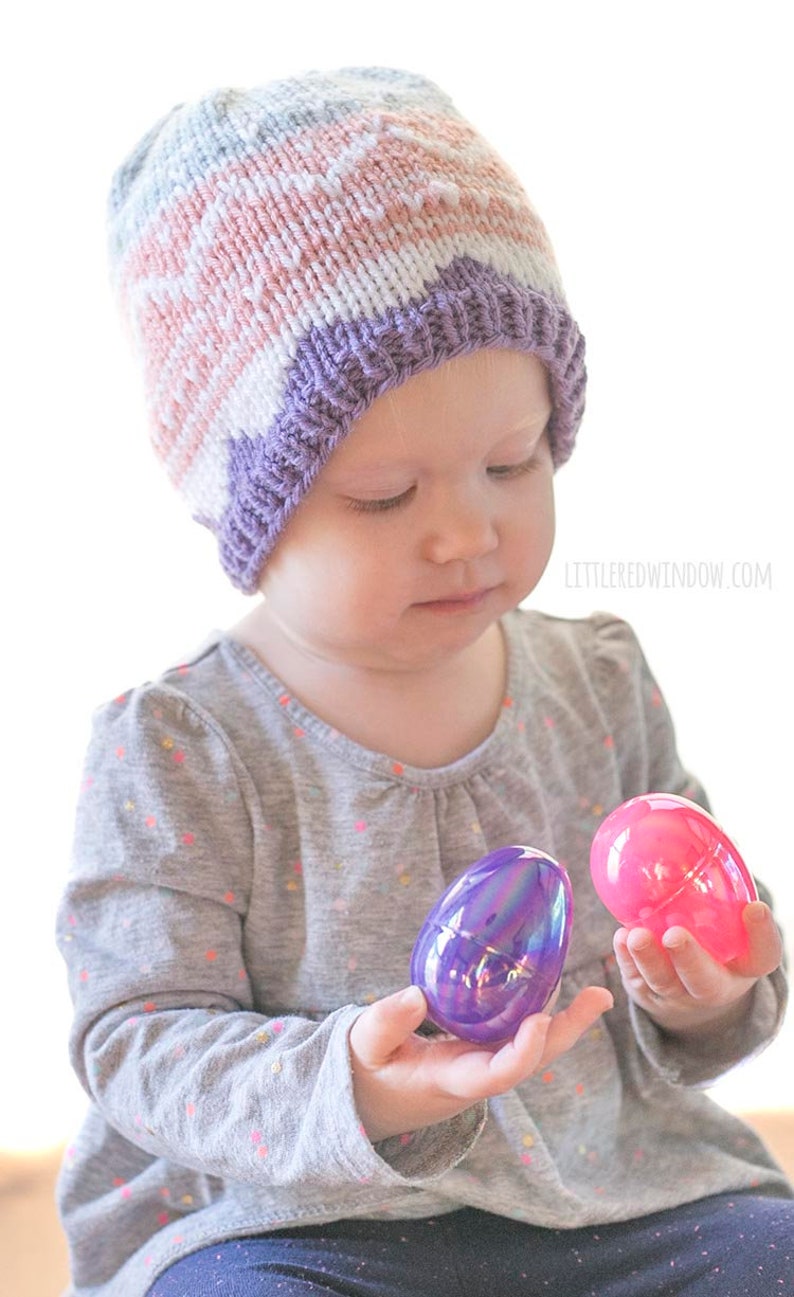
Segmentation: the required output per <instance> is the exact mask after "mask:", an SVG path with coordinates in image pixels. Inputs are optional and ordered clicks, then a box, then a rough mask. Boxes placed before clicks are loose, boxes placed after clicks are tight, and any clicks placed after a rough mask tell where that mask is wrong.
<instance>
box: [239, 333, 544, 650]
mask: <svg viewBox="0 0 794 1297" xmlns="http://www.w3.org/2000/svg"><path fill="white" fill-rule="evenodd" d="M551 410H552V407H551V401H550V398H549V392H548V386H547V379H546V371H545V369H544V368H543V366H542V365H541V363H540V362H539V361H538V360H537V358H536V357H534V356H529V355H524V354H522V353H519V352H514V351H501V350H496V351H487V352H482V351H481V352H475V353H474V354H473V355H469V356H461V357H456V358H455V359H454V360H451V361H448V362H446V363H445V364H443V365H441V366H440V367H439V368H438V369H434V370H430V371H428V372H425V373H421V374H417V375H415V376H414V377H413V378H411V379H409V380H408V381H407V382H406V383H404V384H403V385H402V386H401V387H399V388H397V389H396V390H395V391H393V392H389V393H387V394H385V395H384V396H382V397H380V398H379V399H378V400H377V401H376V402H375V403H374V405H372V406H371V407H370V409H369V410H368V411H367V412H366V413H365V414H364V415H362V417H361V418H360V419H359V420H357V422H356V423H355V424H354V426H353V428H352V429H351V431H350V433H349V434H348V436H347V437H346V439H345V440H344V441H343V442H342V443H341V445H340V446H339V447H338V448H337V450H336V451H334V453H333V455H332V456H331V459H330V460H329V462H328V464H327V465H326V466H325V468H324V469H323V470H322V472H321V474H320V476H319V478H318V479H317V481H316V482H315V484H314V486H313V487H312V488H311V490H310V492H309V494H308V495H307V496H306V498H305V499H304V501H303V502H302V503H301V505H300V506H299V508H298V509H297V511H296V513H295V514H294V516H293V518H292V519H291V520H290V523H289V524H288V526H287V528H286V530H285V532H284V534H283V536H282V538H281V540H280V542H279V544H278V546H277V548H276V550H275V552H274V554H273V555H272V557H271V559H270V561H269V563H268V564H267V566H266V568H265V571H264V574H263V578H262V582H261V586H260V588H261V590H262V593H263V594H264V595H265V597H266V600H267V604H266V607H267V608H268V609H269V614H270V615H272V616H274V617H276V618H277V619H278V620H279V622H280V624H281V627H282V629H283V630H285V631H286V632H287V633H288V634H289V635H291V636H293V637H294V638H296V639H297V641H298V642H299V643H301V644H303V645H304V646H305V647H307V648H309V649H310V650H311V651H312V652H314V653H317V654H319V655H320V656H321V657H324V658H326V659H330V660H334V661H337V662H345V663H348V664H349V665H351V666H366V667H369V668H376V669H377V668H384V667H386V668H390V669H394V668H397V669H416V668H418V667H421V666H422V665H426V664H430V663H433V664H435V663H438V662H439V661H440V660H441V659H442V658H443V656H444V655H445V654H450V653H455V652H457V651H459V650H461V649H463V648H465V647H467V646H468V645H469V644H471V643H473V642H474V641H475V640H476V639H478V638H479V636H480V635H482V634H483V633H484V631H485V630H487V628H488V627H489V626H490V625H491V624H492V623H493V622H494V620H495V619H496V618H498V617H500V616H501V615H502V614H503V613H504V612H506V611H508V610H509V609H511V608H514V607H515V606H516V605H517V604H518V603H519V602H520V601H521V600H522V599H523V598H525V596H526V595H527V594H528V593H529V592H530V591H531V590H532V589H533V588H534V586H535V585H536V584H537V582H538V580H539V579H540V576H541V575H542V573H543V570H544V568H545V566H546V563H547V561H548V558H549V554H550V553H551V547H552V541H553V537H554V505H553V494H552V461H551V453H550V450H549V445H548V440H547V437H546V434H545V429H546V426H547V424H548V421H549V418H550V415H551Z"/></svg>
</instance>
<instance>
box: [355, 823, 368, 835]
mask: <svg viewBox="0 0 794 1297" xmlns="http://www.w3.org/2000/svg"><path fill="white" fill-rule="evenodd" d="M354 827H355V830H356V833H363V832H364V831H365V829H366V827H367V821H366V820H356V823H355V826H354Z"/></svg>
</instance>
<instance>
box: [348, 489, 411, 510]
mask: <svg viewBox="0 0 794 1297" xmlns="http://www.w3.org/2000/svg"><path fill="white" fill-rule="evenodd" d="M415 494H416V487H415V486H409V487H408V490H407V491H401V492H400V494H399V495H389V496H383V497H376V498H374V499H371V500H366V499H363V500H361V499H356V498H355V497H354V496H348V498H347V501H346V503H347V507H348V509H352V510H353V512H354V513H385V512H386V511H387V510H389V509H399V507H400V505H403V504H407V503H408V501H409V500H410V499H411V498H412V497H413V496H414V495H415Z"/></svg>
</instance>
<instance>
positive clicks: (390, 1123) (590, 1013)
mask: <svg viewBox="0 0 794 1297" xmlns="http://www.w3.org/2000/svg"><path fill="white" fill-rule="evenodd" d="M611 1007H612V996H611V995H610V994H609V991H607V990H605V989H603V988H602V987H598V986H589V987H587V988H586V989H585V990H584V991H580V993H579V994H578V995H577V997H576V999H575V1000H574V1001H573V1002H572V1003H571V1004H570V1005H569V1006H568V1008H567V1009H563V1010H562V1012H561V1013H557V1014H555V1015H554V1017H550V1016H549V1014H546V1013H536V1014H533V1015H532V1016H531V1017H529V1018H525V1019H524V1021H523V1022H522V1023H521V1026H520V1027H519V1029H518V1031H517V1032H516V1034H515V1036H514V1037H513V1039H512V1040H510V1041H508V1042H507V1044H505V1045H501V1046H497V1047H493V1048H490V1049H489V1048H487V1047H486V1046H482V1045H472V1044H469V1043H468V1042H467V1041H465V1040H458V1039H457V1038H456V1037H454V1036H447V1035H443V1036H417V1035H416V1034H415V1032H416V1028H417V1027H418V1026H419V1025H420V1023H421V1022H422V1021H423V1020H424V1018H425V1016H426V1014H427V1004H426V1003H425V997H424V995H423V994H422V992H421V990H420V989H419V987H417V986H411V987H408V988H407V989H406V990H404V991H398V992H397V993H396V995H389V996H387V997H386V998H385V999H383V1000H378V1001H377V1002H376V1003H375V1004H371V1005H370V1006H369V1008H367V1009H365V1010H364V1012H363V1013H362V1014H361V1016H360V1017H358V1018H357V1019H356V1021H355V1022H354V1024H353V1027H352V1029H351V1032H350V1053H351V1058H352V1065H353V1086H354V1092H355V1098H356V1106H357V1108H358V1113H359V1116H360V1117H361V1122H362V1125H363V1126H364V1129H365V1130H366V1132H367V1135H368V1136H369V1138H370V1140H371V1141H372V1142H373V1143H376V1142H377V1141H378V1140H381V1139H386V1138H387V1137H388V1136H390V1135H402V1134H407V1133H408V1132H410V1131H413V1130H419V1129H420V1128H421V1127H422V1126H432V1125H434V1124H435V1123H436V1122H439V1121H446V1120H447V1119H448V1118H449V1117H454V1116H455V1115H456V1114H457V1113H459V1112H463V1110H464V1109H465V1108H469V1107H471V1105H472V1104H474V1103H476V1102H477V1101H478V1100H480V1099H487V1098H490V1097H492V1096H493V1095H496V1094H504V1092H505V1091H506V1090H510V1089H512V1087H513V1086H514V1085H517V1084H518V1083H519V1081H524V1080H526V1078H527V1077H528V1076H531V1075H532V1073H533V1072H536V1071H537V1070H538V1069H539V1068H543V1067H547V1066H548V1064H549V1063H551V1062H552V1060H553V1059H555V1058H557V1057H558V1055H560V1054H562V1053H564V1052H565V1050H567V1049H570V1048H571V1046H572V1045H575V1044H576V1041H577V1040H578V1039H579V1037H580V1036H581V1035H583V1033H584V1032H585V1031H587V1030H588V1029H589V1028H590V1027H592V1025H593V1023H594V1022H595V1021H596V1020H597V1019H598V1018H599V1017H600V1016H601V1014H602V1013H604V1012H605V1011H606V1010H607V1009H609V1008H611Z"/></svg>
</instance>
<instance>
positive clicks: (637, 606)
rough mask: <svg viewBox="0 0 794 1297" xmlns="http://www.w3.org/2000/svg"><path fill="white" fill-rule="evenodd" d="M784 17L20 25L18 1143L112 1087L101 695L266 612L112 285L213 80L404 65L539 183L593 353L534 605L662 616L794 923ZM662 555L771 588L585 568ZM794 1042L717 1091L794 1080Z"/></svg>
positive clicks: (7, 889)
mask: <svg viewBox="0 0 794 1297" xmlns="http://www.w3.org/2000/svg"><path fill="white" fill-rule="evenodd" d="M785 9H786V6H784V5H783V4H782V3H780V4H774V3H768V2H767V3H764V2H763V0H761V2H760V3H759V2H755V3H753V4H752V5H750V4H749V3H748V4H747V5H740V4H731V3H729V2H727V0H723V2H722V3H719V4H717V3H704V2H703V0H688V2H687V3H681V2H673V3H671V2H670V0H667V2H666V3H664V4H655V3H650V2H649V3H645V4H641V5H639V4H636V3H628V2H623V3H615V2H613V3H610V2H609V0H600V3H598V4H593V3H591V2H590V0H584V2H583V3H575V2H573V0H571V2H566V0H553V2H552V0H547V2H546V3H543V4H533V3H532V0H522V2H521V3H515V4H507V3H504V2H503V0H489V3H487V4H484V5H479V6H475V5H472V6H469V5H466V6H460V7H459V6H457V5H452V4H443V3H435V4H434V3H432V2H430V0H423V2H422V3H415V2H414V0H401V3H400V4H398V5H388V6H385V5H380V4H376V3H372V2H371V0H370V2H368V3H357V0H339V2H338V3H336V4H333V3H330V4H329V3H311V2H309V0H303V3H301V4H300V5H296V4H278V5H276V4H268V3H264V2H263V3H244V2H243V0H225V2H224V3H223V4H215V3H213V4H206V3H204V2H203V0H190V2H189V3H182V2H179V3H169V0H157V2H152V0H137V3H136V4H134V5H124V6H119V5H107V4H103V5H99V4H96V5H92V4H89V3H85V2H83V3H80V0H77V2H76V3H71V4H65V5H60V4H58V5H56V4H55V3H52V2H51V3H49V4H45V5H39V6H27V7H26V8H25V14H24V16H21V15H20V14H19V13H18V14H17V15H16V16H15V18H14V19H13V20H12V22H11V24H10V27H9V22H8V20H6V34H5V37H4V45H5V56H4V57H5V64H6V66H5V68H4V70H3V76H2V78H0V81H1V82H2V93H3V99H4V104H3V113H2V119H3V124H4V135H5V140H4V145H3V161H4V166H3V173H4V190H5V194H6V197H5V200H4V203H3V207H2V220H3V226H4V229H3V242H2V246H3V250H4V254H5V255H4V258H3V298H4V303H3V305H4V316H5V323H4V337H5V342H4V360H5V362H6V363H5V365H4V370H5V374H4V378H3V388H2V390H3V397H4V404H3V415H4V423H5V429H4V434H5V435H4V438H3V446H4V451H5V471H4V472H3V474H2V492H3V502H4V507H3V510H2V518H3V528H4V533H5V534H4V537H3V546H2V554H3V567H4V571H3V585H2V593H3V609H4V617H5V621H4V637H3V654H4V658H5V661H4V673H3V677H2V678H3V685H4V691H3V693H4V700H5V705H4V717H3V719H4V727H3V728H4V737H5V742H4V745H3V746H4V758H5V760H4V763H3V768H4V770H5V775H4V778H3V784H2V787H3V807H2V824H3V830H4V831H3V834H2V845H3V849H4V861H3V878H4V885H3V892H2V920H1V923H2V934H3V935H2V945H1V946H0V951H1V954H0V958H2V964H3V968H2V982H1V983H0V985H2V987H3V999H2V1017H3V1026H4V1030H3V1033H2V1041H3V1044H2V1081H0V1085H1V1086H2V1099H1V1101H0V1147H2V1146H6V1147H21V1146H25V1145H27V1146H32V1147H40V1146H44V1145H47V1144H50V1143H54V1142H56V1141H59V1140H61V1139H62V1138H65V1137H67V1136H68V1135H69V1133H70V1130H71V1127H72V1126H73V1124H74V1122H75V1121H76V1120H77V1117H78V1114H79V1112H80V1110H81V1107H82V1096H81V1094H80V1092H79V1091H78V1089H77V1086H76V1083H75V1082H74V1081H73V1080H72V1077H71V1073H70V1072H69V1069H68V1065H67V1062H66V1034H67V1030H68V1021H69V1005H68V1001H67V996H66V991H65V985H64V983H65V978H64V973H63V969H62V967H61V963H60V959H59V957H58V955H57V954H56V953H55V952H54V945H53V940H52V935H51V934H52V928H53V914H54V908H55V904H56V899H57V896H58V893H59V891H60V888H61V886H62V882H63V878H64V874H65V871H66V868H67V862H68V855H69V838H70V831H71V820H72V813H73V804H74V799H75V793H76V788H77V784H78V781H79V774H80V766H81V759H82V753H83V748H84V745H85V741H86V737H87V732H88V721H89V716H90V712H91V710H92V708H93V707H94V706H95V705H97V704H98V703H100V702H102V701H104V700H105V699H106V698H108V697H110V696H113V695H115V694H116V693H118V692H120V691H121V690H122V689H123V688H125V687H126V686H128V685H130V684H134V683H137V682H139V681H140V680H142V679H145V678H148V677H150V676H152V675H154V674H157V673H158V672H159V671H160V670H161V669H162V668H163V667H164V666H166V665H168V664H169V663H171V662H173V661H175V660H176V659H178V658H179V657H181V656H182V654H183V653H184V652H186V651H187V650H189V649H190V648H191V647H192V646H193V645H195V644H196V643H197V642H198V641H200V640H201V639H203V638H204V636H205V633H206V632H207V631H208V630H209V629H211V628H212V627H216V626H222V625H225V624H228V623H230V622H231V621H233V620H234V619H235V618H236V617H237V616H238V615H239V614H240V612H241V611H242V610H243V608H244V606H245V601H244V600H243V599H242V597H240V596H238V595H236V594H235V593H234V592H233V591H232V590H231V588H230V587H227V584H226V581H225V578H224V577H223V576H222V574H221V571H220V568H219V567H218V565H217V563H216V561H215V558H214V547H213V542H212V541H211V539H210V538H209V537H208V536H207V535H206V534H205V533H204V532H203V531H202V530H201V529H200V528H198V527H196V525H195V524H193V523H192V522H191V521H190V520H189V518H188V517H187V514H186V512H184V511H183V508H182V505H181V502H179V501H178V500H177V499H176V497H175V496H173V495H172V493H171V489H170V487H169V486H168V485H167V483H166V481H165V479H164V478H161V476H160V470H159V469H158V468H157V466H156V464H155V460H154V457H153V456H152V454H151V452H150V450H149V448H148V445H147V439H146V433H145V415H144V411H143V407H142V399H141V395H140V391H139V386H138V378H137V373H136V371H135V370H134V368H133V364H132V361H131V359H130V358H129V357H128V355H127V351H126V346H125V343H124V340H123V337H122V334H121V329H120V326H119V325H118V323H117V320H116V316H115V313H114V308H113V306H112V303H111V300H110V295H109V290H108V288H107V284H106V278H105V276H106V270H105V253H104V202H105V195H106V191H107V187H108V184H109V179H110V175H111V172H112V170H113V168H114V167H115V166H116V165H117V164H118V163H119V162H120V161H121V160H122V158H123V157H124V155H125V154H126V153H127V151H128V150H129V149H130V148H131V147H132V146H133V145H134V144H135V143H136V142H137V140H138V138H139V136H140V135H141V134H143V132H144V131H145V130H147V129H148V128H149V126H150V125H151V124H152V123H153V122H154V121H155V120H157V119H158V118H159V117H160V116H161V115H162V114H163V113H165V112H166V111H168V109H170V108H171V107H172V105H173V104H175V103H176V102H179V101H181V100H183V99H187V98H191V97H194V96H196V95H200V94H201V93H203V92H204V91H206V90H208V89H210V88H213V87H215V86H219V85H227V84H228V85H251V84H255V83H257V82H260V81H264V80H267V79H269V78H271V77H278V76H282V75H288V74H289V73H291V72H295V71H299V70H301V69H304V68H308V67H334V66H342V65H355V64H368V63H380V64H392V65H397V66H403V67H408V68H411V69H413V70H416V71H421V72H424V73H426V74H428V75H430V76H431V77H433V78H434V79H435V80H437V81H439V82H440V83H441V84H442V85H443V86H444V87H445V89H447V90H448V91H449V92H450V94H451V95H452V97H453V99H454V100H455V101H456V102H457V104H458V105H459V107H460V108H461V109H462V110H463V111H464V112H465V113H466V114H467V115H468V116H469V117H470V118H471V119H472V120H473V121H474V122H475V123H476V124H477V125H478V126H479V127H480V129H481V130H482V131H483V132H484V133H485V134H486V135H487V136H489V137H490V138H491V140H492V141H493V143H494V144H495V145H496V147H497V148H498V149H499V151H500V152H501V153H502V154H503V156H504V157H505V158H506V159H507V160H508V161H509V163H510V164H511V165H512V166H513V168H514V169H515V170H516V171H517V172H518V174H519V175H520V176H521V178H522V180H523V181H524V183H525V184H526V187H527V189H528V191H529V193H530V195H531V197H532V198H533V200H534V202H535V204H536V206H537V207H538V209H539V211H540V213H541V216H542V217H543V219H544V221H545V222H546V224H547V226H548V228H549V230H550V233H551V236H552V240H553V242H554V244H555V248H556V251H557V256H558V260H559V262H560V266H561V269H562V273H563V279H564V282H565V284H566V288H567V292H568V296H569V300H570V302H571V305H572V309H573V311H574V313H575V315H576V317H577V319H578V320H579V322H580V324H581V326H582V328H583V330H584V332H585V334H586V336H587V339H588V348H589V350H588V356H589V370H590V375H591V379H590V386H589V403H588V412H587V415H586V417H585V422H584V426H583V430H582V432H581V435H580V443H579V446H578V448H577V451H576V453H575V455H574V457H573V460H572V461H571V463H570V464H569V465H568V466H567V467H565V468H564V469H563V470H562V471H561V473H560V475H559V477H558V506H559V527H558V540H557V549H556V554H555V557H554V559H553V561H552V564H551V566H550V568H549V569H548V572H547V574H546V576H545V577H544V580H543V582H542V586H541V588H540V589H539V591H538V592H537V595H536V596H535V597H534V599H533V603H535V604H536V605H537V606H540V607H543V608H545V609H547V610H549V611H552V612H557V613H563V614H572V615H578V614H580V613H587V612H590V611H591V610H592V609H593V608H608V609H611V610H613V611H615V612H618V613H620V614H622V615H623V616H625V617H627V618H628V619H629V620H631V621H632V622H633V623H634V625H635V627H636V628H637V630H638V632H639V634H640V637H641V640H642V641H643V644H644V646H645V649H646V652H647V655H648V657H649V660H650V662H651V664H652V666H653V668H654V670H655V671H656V674H657V676H658V678H659V680H660V683H661V686H662V689H663V691H664V693H665V695H666V697H667V699H668V702H669V704H670V706H671V708H672V711H673V714H674V716H675V718H676V723H677V729H678V737H679V747H680V750H681V752H682V755H683V757H684V760H685V761H686V762H687V763H688V764H689V765H690V767H691V768H692V769H693V770H695V771H696V772H697V773H698V775H699V776H700V777H701V778H702V779H703V781H704V783H705V784H706V787H707V788H708V790H709V792H710V795H711V799H712V803H713V806H714V809H715V813H716V814H717V816H718V818H720V819H721V820H722V822H723V823H724V825H725V827H726V828H727V829H728V831H729V832H730V833H731V834H732V836H734V837H735V838H736V839H738V841H739V843H740V845H741V846H742V848H743V850H744V853H745V855H746V857H747V859H748V861H749V863H750V865H751V867H752V868H753V869H754V870H756V871H757V872H758V873H759V874H761V875H762V876H763V877H764V878H765V880H766V881H767V882H768V883H769V884H770V886H771V887H772V889H773V891H774V893H775V895H776V898H777V902H778V906H779V911H780V914H781V917H782V920H783V922H784V924H785V925H786V927H787V929H788V932H789V934H790V936H791V937H792V938H794V875H793V871H792V868H791V847H790V840H789V837H788V833H789V823H790V810H791V796H792V790H791V774H792V762H791V737H790V736H791V731H792V687H791V681H790V672H789V659H790V656H791V654H790V648H789V642H788V640H787V631H788V628H789V626H790V622H791V612H792V609H791V576H792V569H791V552H792V547H791V516H792V509H793V507H794V506H793V505H792V500H791V495H792V486H791V483H792V472H791V469H792V451H791V441H792V416H791V406H790V400H789V393H788V390H787V385H788V382H789V381H790V373H791V343H792V331H791V302H792V286H793V285H792V260H791V228H792V210H791V200H790V122H791V108H792V105H791V102H790V101H789V100H788V99H787V91H786V87H787V85H790V82H791V75H790V67H789V60H788V57H787V50H788V35H787V29H786V22H785ZM654 560H657V561H667V562H669V563H673V562H677V563H683V564H686V563H689V564H699V563H701V562H707V561H721V562H723V563H724V565H725V575H724V581H725V582H728V581H729V580H730V577H731V568H732V565H733V563H735V562H740V563H748V564H751V565H752V564H758V565H760V569H761V571H762V572H764V571H767V572H769V573H770V574H771V588H769V587H768V586H767V585H764V586H760V585H757V584H755V585H751V586H750V588H738V589H737V588H733V589H728V588H724V586H723V588H716V587H715V586H714V585H713V584H712V585H711V587H710V588H705V589H704V588H694V589H688V588H680V587H679V588H668V589H657V590H649V589H648V588H647V587H646V588H642V589H637V588H619V584H618V583H617V582H616V581H615V580H613V581H612V582H611V585H610V587H609V588H604V587H603V585H595V584H594V582H593V579H592V577H591V580H590V583H589V585H588V584H586V583H583V579H582V570H581V569H579V576H580V580H579V583H578V587H577V585H576V582H575V569H574V568H573V564H576V563H579V564H582V563H583V562H585V561H588V562H591V563H597V564H599V565H601V564H606V565H608V564H610V563H611V562H615V563H622V564H624V565H628V564H643V563H648V562H651V561H654ZM598 571H599V575H600V571H601V569H600V566H599V569H598ZM608 572H609V569H608V568H606V569H605V573H607V574H608ZM636 575H637V572H636V571H635V576H636ZM793 1038H794V1029H793V1028H792V1026H789V1027H788V1028H787V1031H786V1032H785V1034H784V1035H783V1037H782V1038H781V1039H780V1040H779V1041H778V1042H777V1043H776V1044H775V1045H774V1046H773V1047H772V1048H771V1049H770V1050H768V1051H767V1053H766V1054H765V1055H764V1056H763V1057H762V1058H761V1059H759V1060H758V1061H757V1062H755V1063H754V1064H752V1065H751V1066H750V1067H747V1068H744V1069H741V1070H739V1071H738V1072H737V1073H735V1074H734V1076H733V1077H732V1078H730V1079H729V1080H728V1081H727V1082H725V1083H723V1085H722V1086H721V1087H719V1089H718V1091H717V1095H718V1097H719V1098H720V1099H721V1100H722V1101H723V1102H725V1103H726V1104H728V1105H729V1106H731V1107H734V1108H742V1107H745V1108H748V1107H762V1106H774V1105H776V1104H784V1103H785V1104H787V1103H790V1102H791V1100H790V1084H791V1081H790V1078H791V1074H792V1060H793V1056H794V1045H793V1043H792V1041H793Z"/></svg>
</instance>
